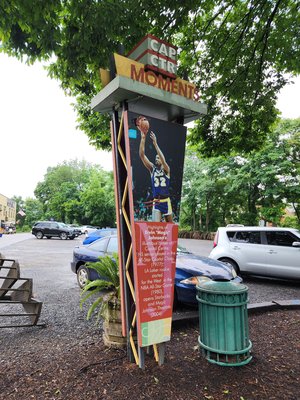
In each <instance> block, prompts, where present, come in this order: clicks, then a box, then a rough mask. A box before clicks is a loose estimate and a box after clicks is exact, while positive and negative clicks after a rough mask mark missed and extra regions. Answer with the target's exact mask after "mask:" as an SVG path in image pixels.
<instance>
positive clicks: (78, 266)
mask: <svg viewBox="0 0 300 400" xmlns="http://www.w3.org/2000/svg"><path fill="white" fill-rule="evenodd" d="M117 251H118V240H117V236H116V235H111V236H107V237H104V238H101V239H98V240H96V241H95V242H93V243H91V244H89V245H83V246H78V247H75V249H74V250H73V260H72V262H71V270H72V271H73V272H74V273H75V274H77V282H78V285H79V286H80V287H81V288H83V287H84V286H85V285H86V283H87V281H88V280H95V279H97V278H99V276H98V275H97V273H96V271H95V270H94V269H92V268H87V267H86V263H87V262H96V261H98V259H99V257H104V256H106V255H110V256H112V255H113V253H116V252H117ZM203 277H205V278H207V279H212V280H216V281H233V282H238V283H239V282H242V279H241V278H240V277H239V276H237V274H236V272H235V270H234V268H232V267H231V266H229V265H226V264H224V263H222V262H219V261H215V260H212V259H209V258H208V257H201V256H197V255H195V254H192V253H190V252H188V251H187V250H186V249H184V248H182V247H178V250H177V260H176V273H175V293H174V295H175V302H180V303H186V304H190V305H195V304H197V300H196V284H197V283H198V282H199V281H200V280H201V279H203Z"/></svg>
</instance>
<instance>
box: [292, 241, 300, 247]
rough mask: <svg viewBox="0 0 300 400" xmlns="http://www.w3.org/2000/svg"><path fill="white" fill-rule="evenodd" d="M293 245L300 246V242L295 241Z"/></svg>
mask: <svg viewBox="0 0 300 400" xmlns="http://www.w3.org/2000/svg"><path fill="white" fill-rule="evenodd" d="M292 246H293V247H300V242H293V243H292Z"/></svg>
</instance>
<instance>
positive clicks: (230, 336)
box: [197, 281, 252, 366]
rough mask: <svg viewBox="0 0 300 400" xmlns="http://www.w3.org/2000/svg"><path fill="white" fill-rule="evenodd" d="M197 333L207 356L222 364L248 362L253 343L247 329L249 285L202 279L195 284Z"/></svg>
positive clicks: (213, 361)
mask: <svg viewBox="0 0 300 400" xmlns="http://www.w3.org/2000/svg"><path fill="white" fill-rule="evenodd" d="M197 300H198V306H199V325H200V336H199V339H198V341H199V345H200V349H201V352H202V353H203V354H204V355H205V357H206V359H207V360H208V361H209V362H211V363H215V364H219V365H224V366H240V365H245V364H248V363H249V362H250V361H251V359H252V356H251V355H250V349H251V348H252V343H251V341H250V339H249V329H248V311H247V303H248V287H247V286H246V285H244V284H241V283H234V282H216V281H205V282H201V283H199V284H198V285H197Z"/></svg>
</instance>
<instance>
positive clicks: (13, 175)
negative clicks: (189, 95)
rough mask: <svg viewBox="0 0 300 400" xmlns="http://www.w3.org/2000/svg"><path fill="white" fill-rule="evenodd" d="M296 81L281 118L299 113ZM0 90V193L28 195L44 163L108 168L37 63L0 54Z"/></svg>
mask: <svg viewBox="0 0 300 400" xmlns="http://www.w3.org/2000/svg"><path fill="white" fill-rule="evenodd" d="M296 82H297V83H296V84H295V85H290V86H288V87H286V88H285V89H283V90H282V93H281V95H280V97H279V100H278V104H277V105H278V108H279V109H280V111H281V112H282V117H284V118H298V117H300V111H299V104H300V78H297V80H296ZM0 88H1V91H0V154H1V156H0V193H1V194H3V195H4V196H7V197H12V196H14V195H16V196H22V198H23V199H25V198H27V197H34V194H33V192H34V189H35V187H36V185H37V183H38V182H39V181H42V180H43V178H44V175H45V174H46V172H47V168H48V167H49V166H52V167H53V166H56V165H57V164H59V163H62V162H63V161H69V160H74V159H75V158H77V159H78V160H86V161H88V162H91V163H94V164H100V165H101V166H102V167H103V168H104V169H106V170H111V169H112V159H111V153H108V152H104V151H96V150H95V148H94V147H93V146H90V145H89V143H88V138H87V136H86V135H85V134H84V133H83V132H81V131H80V130H78V129H76V113H75V111H74V110H73V107H72V106H71V103H72V99H70V98H68V97H66V96H65V95H64V93H63V91H62V89H60V87H59V83H58V82H57V81H55V80H53V79H50V78H48V77H47V72H46V71H45V70H44V69H43V67H42V65H41V64H35V65H33V66H27V65H25V64H23V63H21V62H20V61H18V60H16V59H14V58H12V57H8V56H6V55H4V54H0ZM107 129H109V127H107Z"/></svg>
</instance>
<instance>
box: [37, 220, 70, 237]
mask: <svg viewBox="0 0 300 400" xmlns="http://www.w3.org/2000/svg"><path fill="white" fill-rule="evenodd" d="M31 233H32V234H33V235H34V236H35V237H36V238H37V239H43V237H44V236H45V237H46V238H47V239H51V238H52V237H59V238H61V239H63V240H65V239H71V240H73V239H74V238H75V233H74V230H73V229H72V228H70V227H69V226H67V225H66V224H64V223H63V222H55V221H39V222H36V223H35V224H34V225H33V227H32V230H31Z"/></svg>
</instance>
